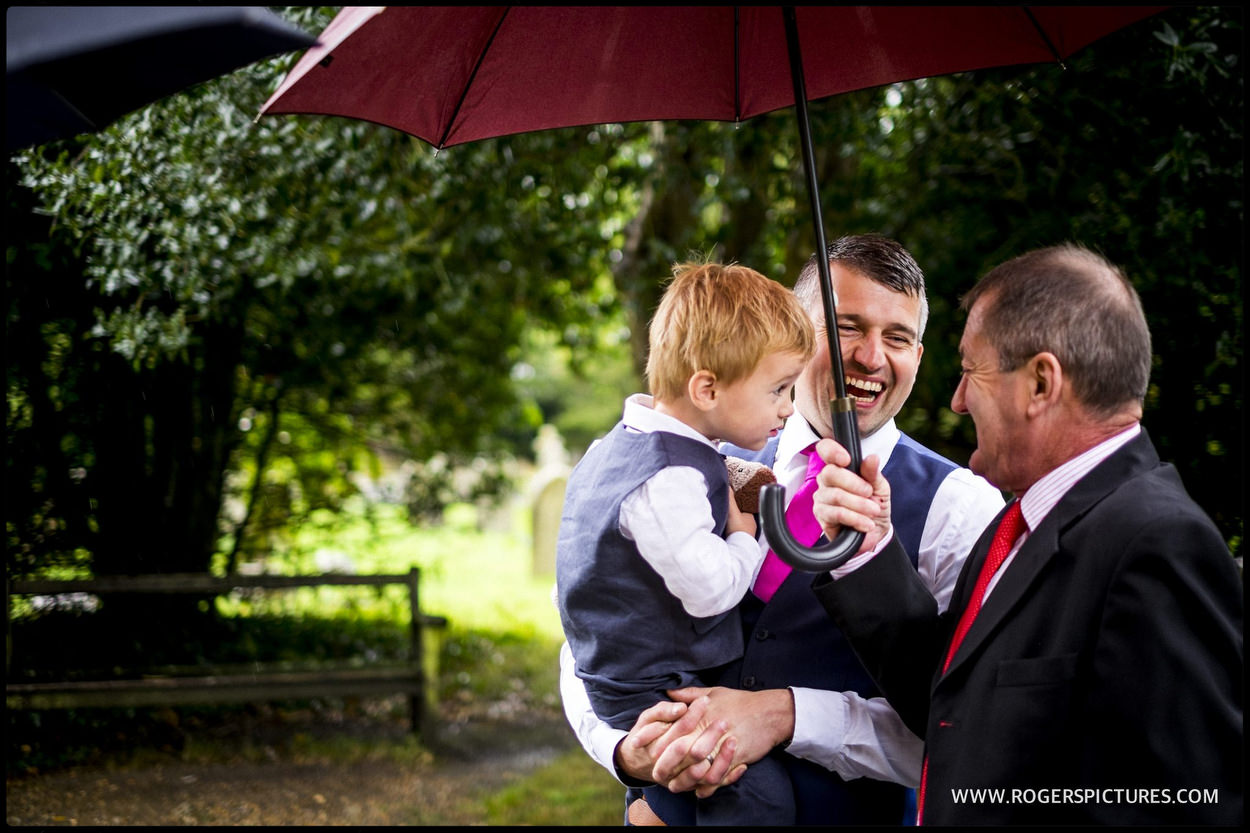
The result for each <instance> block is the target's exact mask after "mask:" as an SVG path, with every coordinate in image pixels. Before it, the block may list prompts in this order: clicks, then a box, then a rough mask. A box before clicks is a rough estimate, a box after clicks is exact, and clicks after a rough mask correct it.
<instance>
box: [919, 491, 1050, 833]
mask: <svg viewBox="0 0 1250 833" xmlns="http://www.w3.org/2000/svg"><path fill="white" fill-rule="evenodd" d="M1026 528H1027V527H1026V526H1025V523H1024V515H1022V514H1021V512H1020V501H1018V500H1017V501H1016V502H1015V503H1013V504H1011V506H1009V507H1008V508H1007V514H1005V515H1003V519H1002V521H1000V522H999V524H998V529H997V530H995V531H994V540H993V541H991V542H990V551H989V554H988V555H986V556H985V563H984V564H982V565H981V573H980V574H979V575H978V576H977V581H976V584H974V585H973V587H972V598H970V599H969V600H968V606H967V607H965V608H964V612H963V614H962V615H961V616H960V617H959V624H958V625H956V626H955V635H954V636H953V637H951V645H950V648H948V649H947V651H946V662H944V663H943V664H942V673H943V674H945V673H946V669H947V668H949V667H950V664H951V658H952V657H954V656H955V651H957V650H959V643H961V642H963V641H964V636H965V635H967V633H968V629H969V628H971V627H972V620H973V619H975V618H977V614H978V613H980V612H981V600H982V599H983V598H984V597H985V588H986V587H988V586H989V583H990V579H992V578H993V577H994V574H995V573H997V572H998V568H999V567H1001V566H1003V561H1004V560H1006V558H1007V553H1009V552H1011V546H1012V544H1014V543H1015V542H1016V539H1017V538H1019V537H1020V535H1021V533H1023V532H1024V531H1025V529H1026ZM928 780H929V757H928V756H927V755H926V756H925V760H924V769H923V770H922V771H921V773H920V796H919V798H918V800H917V802H916V824H917V825H920V824H922V823H923V822H924V793H925V785H926V782H927V781H928Z"/></svg>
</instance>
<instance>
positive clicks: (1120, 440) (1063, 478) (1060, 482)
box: [1020, 422, 1141, 531]
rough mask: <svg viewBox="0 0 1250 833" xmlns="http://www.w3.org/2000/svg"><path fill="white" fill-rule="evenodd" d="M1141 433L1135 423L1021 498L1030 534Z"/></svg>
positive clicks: (1049, 474)
mask: <svg viewBox="0 0 1250 833" xmlns="http://www.w3.org/2000/svg"><path fill="white" fill-rule="evenodd" d="M1140 433H1141V423H1140V422H1135V423H1133V424H1132V425H1131V426H1129V427H1128V428H1126V429H1124V430H1123V431H1121V432H1120V433H1119V434H1116V435H1115V436H1114V437H1110V438H1108V439H1105V440H1103V441H1102V442H1100V443H1099V444H1098V445H1096V446H1094V447H1093V448H1091V449H1089V450H1088V451H1084V452H1082V453H1081V454H1078V455H1077V456H1076V457H1073V458H1072V459H1071V460H1069V461H1067V462H1066V463H1064V464H1062V465H1060V466H1058V467H1057V468H1054V469H1052V470H1051V471H1049V472H1047V473H1046V474H1045V475H1044V476H1042V478H1041V479H1039V480H1038V481H1037V482H1036V483H1034V484H1033V485H1032V486H1030V487H1029V488H1028V490H1027V491H1026V492H1025V493H1024V494H1023V495H1021V496H1020V512H1021V513H1022V514H1023V515H1024V522H1025V523H1026V524H1028V527H1029V530H1030V531H1032V530H1034V529H1037V526H1038V524H1040V523H1041V522H1042V520H1043V519H1044V518H1045V517H1046V516H1047V515H1048V514H1050V510H1052V509H1054V508H1055V505H1056V504H1058V503H1059V501H1060V500H1062V499H1063V496H1064V495H1066V494H1067V493H1068V492H1069V491H1070V490H1071V489H1072V487H1073V486H1075V485H1076V484H1077V482H1078V481H1079V480H1080V479H1081V478H1082V477H1084V476H1085V475H1087V474H1089V473H1090V472H1091V471H1092V470H1093V469H1094V468H1095V467H1096V466H1097V465H1098V464H1099V463H1101V462H1102V461H1103V460H1106V459H1107V458H1108V457H1110V456H1111V455H1112V454H1114V453H1115V452H1116V451H1118V450H1119V449H1120V448H1121V447H1122V446H1123V445H1125V444H1126V443H1128V441H1129V440H1131V439H1133V438H1134V437H1136V436H1137V435H1138V434H1140Z"/></svg>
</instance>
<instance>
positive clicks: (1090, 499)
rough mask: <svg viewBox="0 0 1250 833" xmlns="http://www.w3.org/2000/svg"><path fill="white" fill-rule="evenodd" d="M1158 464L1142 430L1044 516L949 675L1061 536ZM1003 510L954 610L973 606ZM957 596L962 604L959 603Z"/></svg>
mask: <svg viewBox="0 0 1250 833" xmlns="http://www.w3.org/2000/svg"><path fill="white" fill-rule="evenodd" d="M1158 465H1159V455H1158V454H1157V453H1156V452H1155V449H1154V445H1153V444H1152V443H1151V442H1150V438H1149V437H1148V436H1147V435H1146V430H1145V429H1144V428H1143V429H1142V432H1141V433H1140V434H1139V435H1138V436H1136V437H1134V438H1133V439H1132V440H1131V441H1129V442H1128V443H1127V444H1126V445H1125V446H1124V447H1123V448H1120V449H1119V450H1117V451H1116V452H1115V453H1114V454H1112V455H1111V456H1110V457H1108V458H1107V459H1106V460H1104V461H1103V462H1102V463H1100V464H1099V465H1098V466H1097V467H1095V468H1094V469H1093V470H1092V471H1090V473H1089V474H1087V475H1086V476H1085V477H1083V478H1081V479H1080V480H1079V481H1077V483H1076V484H1075V485H1074V486H1073V487H1072V489H1071V490H1070V491H1069V492H1068V493H1067V494H1066V495H1064V497H1063V498H1062V499H1061V500H1060V501H1059V503H1057V504H1055V507H1054V508H1053V509H1052V510H1051V511H1050V512H1049V513H1048V514H1047V515H1046V517H1045V518H1043V519H1042V522H1041V524H1039V525H1038V527H1037V529H1036V530H1034V531H1033V532H1031V533H1030V534H1029V538H1028V540H1026V541H1025V542H1024V545H1023V546H1021V547H1020V550H1019V552H1017V553H1016V556H1015V558H1013V559H1012V561H1011V563H1010V564H1008V565H1007V567H1006V568H1005V572H1003V574H1002V576H1000V577H999V580H998V584H997V585H995V587H994V591H993V592H992V593H990V595H989V598H988V599H986V600H985V605H984V606H983V607H982V608H981V611H980V612H979V613H978V614H977V618H976V619H975V620H973V622H972V627H971V628H969V629H968V633H967V635H966V636H965V637H964V641H963V643H962V644H960V646H959V650H958V651H956V653H955V656H954V657H953V658H952V659H951V664H950V667H949V668H948V669H947V673H946V675H943V677H944V676H948V675H949V674H951V673H953V672H954V671H955V670H956V669H957V668H958V667H959V666H960V665H961V664H962V663H963V662H964V661H965V660H966V659H967V658H968V657H969V656H971V655H972V654H973V653H975V652H976V650H977V648H978V647H979V646H980V645H981V644H982V643H983V642H985V641H986V640H987V639H988V638H989V637H990V636H991V635H992V634H993V633H995V632H996V631H997V630H998V628H999V626H1000V625H1001V624H1002V622H1003V620H1004V619H1007V618H1008V617H1009V616H1010V615H1011V612H1012V611H1013V610H1015V609H1016V607H1018V606H1019V605H1020V604H1021V602H1022V601H1023V600H1024V598H1025V597H1026V595H1027V594H1028V591H1029V588H1030V587H1031V586H1032V585H1033V584H1034V582H1036V581H1037V579H1038V577H1039V576H1040V575H1041V573H1042V571H1043V570H1044V569H1045V568H1046V565H1047V564H1048V563H1049V562H1050V560H1051V559H1052V558H1054V556H1055V554H1056V553H1058V552H1059V541H1060V539H1061V537H1062V536H1063V534H1064V532H1065V531H1066V530H1067V529H1068V527H1070V526H1071V525H1072V524H1073V523H1075V522H1076V521H1078V520H1079V519H1080V518H1081V517H1083V516H1084V515H1085V514H1086V513H1087V512H1089V511H1090V510H1091V509H1092V508H1093V507H1094V506H1096V505H1097V504H1098V503H1099V502H1100V501H1101V500H1102V499H1103V498H1105V497H1106V496H1107V495H1109V494H1111V493H1112V492H1114V491H1115V490H1116V489H1117V488H1119V487H1120V485H1121V484H1123V483H1124V482H1125V481H1127V480H1129V479H1131V478H1133V477H1136V476H1137V475H1139V474H1141V473H1143V472H1146V471H1149V470H1151V469H1153V468H1155V467H1156V466H1158ZM1005 511H1006V510H1004V512H1005ZM1002 514H1003V513H1000V514H999V516H998V518H996V519H995V520H994V522H993V523H992V524H990V526H989V528H987V529H986V531H985V533H984V534H982V536H981V538H980V539H979V540H978V541H977V544H976V546H975V547H974V548H973V551H972V555H971V556H969V558H968V560H967V563H966V564H965V565H964V570H963V572H962V573H961V574H960V576H959V583H958V584H957V586H956V589H955V595H954V596H953V597H952V604H951V609H952V610H958V611H962V610H963V609H964V608H965V607H966V606H967V604H968V597H969V596H970V595H971V594H972V586H973V585H974V584H975V583H976V576H977V574H978V573H979V572H980V570H981V565H982V564H984V563H985V558H986V554H987V553H988V551H989V545H990V539H991V538H992V537H993V530H994V529H996V528H997V527H998V521H999V519H1001V517H1002ZM956 600H957V602H958V605H959V606H958V607H955V604H956ZM957 620H958V616H956V615H952V616H951V617H950V622H951V629H952V630H953V629H954V622H955V621H957ZM948 644H949V640H948Z"/></svg>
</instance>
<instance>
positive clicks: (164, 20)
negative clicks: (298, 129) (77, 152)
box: [4, 6, 317, 153]
mask: <svg viewBox="0 0 1250 833" xmlns="http://www.w3.org/2000/svg"><path fill="white" fill-rule="evenodd" d="M316 43H317V39H316V38H314V37H313V36H312V35H310V34H308V33H307V32H304V31H302V30H301V29H299V28H297V27H295V26H293V25H291V24H290V23H287V22H286V21H285V20H283V19H282V18H281V17H279V16H277V15H276V14H274V13H273V12H271V11H269V10H267V9H265V8H263V7H259V6H11V7H9V9H8V10H7V11H6V14H5V81H4V99H5V120H4V124H5V147H6V150H8V151H9V152H10V153H12V152H13V151H15V150H18V149H20V148H23V147H27V146H29V145H36V144H42V143H44V142H48V141H52V140H53V139H61V138H66V137H69V136H76V135H78V134H79V133H84V132H87V131H94V130H99V129H101V128H103V127H105V126H107V125H109V124H111V123H112V122H114V121H116V120H117V119H118V118H120V117H122V116H124V115H125V114H127V113H129V112H131V111H133V110H137V109H139V108H140V107H143V106H145V105H147V104H151V103H152V102H153V101H156V100H158V99H161V98H164V97H165V96H167V95H171V94H173V93H176V92H178V91H179V90H183V89H185V88H187V87H190V86H192V85H194V84H198V83H200V82H201V81H207V80H209V79H211V78H216V77H217V76H219V75H223V74H225V73H227V72H230V71H231V70H235V69H238V68H239V67H242V66H245V65H247V64H250V63H252V62H254V61H258V60H260V59H262V58H267V57H269V56H271V55H276V54H278V53H281V52H291V51H294V50H297V49H306V48H308V47H309V46H312V45H314V44H316Z"/></svg>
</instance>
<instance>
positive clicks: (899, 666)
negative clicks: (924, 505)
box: [813, 430, 1244, 825]
mask: <svg viewBox="0 0 1250 833" xmlns="http://www.w3.org/2000/svg"><path fill="white" fill-rule="evenodd" d="M996 526H997V523H995V524H993V525H991V527H990V528H989V529H987V531H986V533H985V534H984V535H983V536H982V537H981V540H980V541H979V542H978V543H977V545H976V547H975V548H974V549H973V552H972V554H971V556H970V557H969V558H968V560H967V562H966V563H965V565H964V570H963V573H962V574H961V576H960V578H959V582H958V584H957V585H956V587H955V591H954V595H953V596H952V599H951V604H950V608H949V611H948V612H947V614H946V615H944V616H940V617H939V616H938V614H937V609H936V605H935V604H934V602H933V599H932V597H931V596H930V595H929V594H928V592H927V591H926V590H925V588H924V586H923V584H921V583H920V582H919V580H918V578H917V576H916V573H915V571H914V570H912V569H911V567H910V565H909V564H908V563H907V561H906V556H905V555H904V554H903V552H902V550H901V549H899V548H897V547H895V546H894V545H893V544H891V545H890V546H888V547H887V548H886V549H885V550H883V551H882V552H881V553H879V554H878V555H877V556H876V557H875V558H874V559H872V560H871V561H870V562H868V563H867V564H866V565H864V566H863V567H862V568H860V569H859V570H856V571H855V572H854V573H852V574H851V575H849V576H846V577H845V578H842V579H839V580H836V581H834V580H832V579H831V578H830V577H829V576H828V575H822V576H819V577H818V578H817V579H816V580H815V582H814V583H813V588H814V590H815V592H816V593H817V595H818V597H819V598H820V600H821V602H822V603H823V604H824V605H825V607H826V609H827V610H828V611H829V613H830V615H831V616H832V617H833V618H834V620H835V621H836V622H837V624H838V626H839V627H840V628H841V629H842V631H843V632H844V633H845V634H847V636H848V638H850V640H851V642H852V644H853V645H854V646H855V650H856V652H857V653H858V654H859V656H860V658H861V659H862V660H863V661H864V664H865V666H866V667H867V668H868V669H869V672H870V673H871V674H872V675H873V677H874V678H875V679H876V680H877V682H878V684H879V685H880V687H881V689H882V691H883V692H884V693H885V695H886V697H887V698H888V699H889V700H890V701H891V703H892V704H893V705H894V707H895V708H896V710H897V711H898V712H899V714H900V715H901V716H902V717H903V718H904V720H906V721H907V723H908V725H909V726H910V727H911V728H912V729H913V731H916V732H917V733H918V734H920V735H922V736H923V737H924V738H925V742H926V754H927V758H928V763H927V770H928V774H927V783H926V791H925V805H924V819H923V820H924V823H925V824H1004V823H1014V824H1047V823H1112V824H1139V823H1160V824H1172V823H1175V824H1188V823H1196V824H1204V823H1216V824H1237V825H1240V824H1241V822H1242V820H1243V816H1244V811H1243V804H1242V801H1243V798H1242V780H1243V769H1244V763H1243V758H1242V737H1243V736H1242V698H1243V670H1244V666H1243V663H1244V654H1243V644H1242V643H1243V638H1242V608H1243V591H1242V586H1241V580H1240V577H1239V575H1238V572H1237V569H1236V567H1235V565H1234V563H1233V559H1232V557H1231V555H1230V553H1229V551H1228V548H1227V546H1226V545H1225V543H1224V541H1223V539H1222V537H1221V536H1220V534H1219V531H1218V530H1217V529H1216V527H1215V525H1214V524H1213V523H1212V522H1211V520H1210V519H1209V518H1208V517H1207V516H1206V514H1205V513H1203V512H1202V510H1201V509H1200V508H1199V507H1198V506H1197V505H1196V504H1195V503H1194V502H1193V501H1192V500H1191V499H1190V498H1189V496H1188V495H1187V494H1186V492H1185V490H1184V487H1183V486H1182V484H1181V482H1180V479H1179V477H1178V476H1177V474H1176V470H1175V469H1174V468H1173V467H1172V466H1170V465H1168V464H1164V463H1161V462H1160V461H1159V457H1158V455H1157V454H1156V452H1155V449H1154V446H1153V445H1152V444H1151V442H1150V439H1149V437H1148V436H1147V435H1146V432H1145V431H1144V430H1143V432H1142V433H1141V435H1139V436H1138V437H1136V438H1134V439H1133V440H1132V441H1130V442H1129V443H1128V444H1126V445H1125V446H1124V447H1123V448H1121V449H1119V450H1118V451H1116V452H1115V454H1113V455H1112V456H1111V457H1109V458H1108V459H1107V460H1105V461H1104V462H1103V463H1102V464H1100V465H1099V466H1098V467H1097V468H1095V469H1094V470H1093V471H1091V472H1090V473H1089V474H1088V475H1086V476H1085V477H1084V478H1082V480H1081V481H1079V482H1078V483H1077V484H1076V485H1075V486H1074V487H1073V489H1072V490H1071V491H1070V492H1069V493H1068V494H1067V495H1066V496H1065V497H1064V498H1063V499H1062V500H1061V501H1060V502H1059V504H1058V505H1056V506H1055V508H1054V509H1053V510H1052V511H1051V512H1050V514H1049V515H1047V516H1046V518H1045V519H1044V520H1043V521H1042V523H1041V524H1040V525H1039V526H1038V528H1037V529H1036V530H1034V531H1033V532H1032V534H1031V535H1030V537H1029V538H1028V540H1027V541H1026V542H1025V543H1024V545H1023V546H1022V547H1021V549H1020V551H1019V552H1018V553H1017V554H1016V557H1015V559H1014V560H1013V561H1012V563H1011V564H1009V565H1008V567H1007V569H1006V571H1005V572H1004V573H1003V575H1002V576H1001V578H1000V579H999V583H998V585H997V586H996V587H995V589H994V591H993V592H992V593H991V594H990V596H989V598H988V599H987V600H986V601H985V605H984V607H983V608H982V609H981V612H980V614H979V615H978V616H977V618H976V620H975V622H974V623H973V625H972V628H971V629H970V630H969V632H968V634H967V636H966V637H965V639H964V642H963V644H962V645H961V646H960V648H959V650H958V652H957V653H956V655H955V657H954V658H953V659H952V662H951V665H950V668H949V669H948V670H947V672H946V673H945V674H942V673H940V672H939V669H940V667H941V661H942V660H943V659H944V655H945V650H946V646H947V645H948V644H949V640H950V635H951V633H952V632H953V630H954V623H955V621H956V620H957V619H958V615H959V613H960V612H961V611H962V610H963V609H964V607H965V606H966V605H967V603H968V597H969V596H970V595H971V592H972V585H973V583H974V582H975V578H976V575H977V573H978V572H979V571H980V569H981V565H982V563H984V561H985V555H986V551H987V550H988V548H989V542H990V538H991V537H992V535H993V530H994V528H995V527H996ZM977 790H983V791H984V792H974V791H977Z"/></svg>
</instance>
